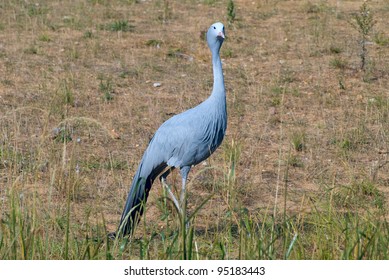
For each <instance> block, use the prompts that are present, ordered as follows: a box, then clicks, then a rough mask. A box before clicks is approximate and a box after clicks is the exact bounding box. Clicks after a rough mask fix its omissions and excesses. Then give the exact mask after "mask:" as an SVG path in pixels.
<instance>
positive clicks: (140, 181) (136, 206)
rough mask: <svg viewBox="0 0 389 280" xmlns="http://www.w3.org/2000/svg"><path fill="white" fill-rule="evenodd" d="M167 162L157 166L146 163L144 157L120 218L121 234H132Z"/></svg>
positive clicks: (119, 230) (119, 232) (119, 231)
mask: <svg viewBox="0 0 389 280" xmlns="http://www.w3.org/2000/svg"><path fill="white" fill-rule="evenodd" d="M165 167H166V164H165V163H160V164H159V165H157V166H153V165H151V168H150V164H147V163H144V158H143V159H142V162H141V163H140V165H139V167H138V170H137V172H136V174H135V176H134V179H133V180H132V184H131V189H130V192H129V193H128V196H127V201H126V204H125V206H124V210H123V213H122V216H121V219H120V224H119V229H118V234H119V236H126V235H131V234H132V233H133V231H134V228H135V226H136V225H137V224H138V222H139V219H140V217H141V216H142V214H143V211H144V207H145V204H146V201H147V197H148V195H149V192H150V189H151V186H152V184H153V182H154V180H155V178H156V177H157V176H158V175H159V174H160V173H161V172H162V171H163V170H164V168H165Z"/></svg>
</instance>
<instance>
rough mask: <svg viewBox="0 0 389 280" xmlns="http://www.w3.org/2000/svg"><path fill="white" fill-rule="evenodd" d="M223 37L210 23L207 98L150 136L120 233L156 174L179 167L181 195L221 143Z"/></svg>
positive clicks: (131, 220)
mask: <svg viewBox="0 0 389 280" xmlns="http://www.w3.org/2000/svg"><path fill="white" fill-rule="evenodd" d="M223 39H224V26H223V24H221V23H215V24H213V25H212V26H211V27H210V28H209V30H208V32H207V42H208V46H209V48H210V49H211V52H212V63H213V76H214V84H213V89H212V93H211V95H210V96H209V98H208V99H206V100H205V101H203V102H202V103H200V104H199V105H197V106H196V107H194V108H192V109H189V110H187V111H185V112H182V113H180V114H178V115H175V116H173V117H171V118H170V119H168V120H167V121H165V122H164V123H163V124H162V125H161V126H160V127H159V128H158V130H157V131H156V132H155V134H154V136H153V138H152V139H151V140H150V143H149V145H148V147H147V149H146V151H145V152H144V154H143V157H142V160H141V162H140V164H139V167H138V170H137V172H136V174H135V176H134V179H133V182H132V185H131V189H130V192H129V194H128V197H127V201H126V205H125V207H124V210H123V213H122V216H121V221H120V226H119V233H120V234H122V235H123V236H124V235H128V234H131V233H132V231H133V227H134V225H135V224H136V223H137V222H138V220H139V217H140V215H141V214H142V212H143V208H144V203H145V202H146V199H147V196H148V193H149V191H150V189H151V186H152V184H153V182H154V180H155V179H156V178H157V177H159V176H160V178H161V179H165V178H166V176H167V175H168V174H169V173H170V171H171V170H172V169H174V168H178V169H180V173H181V177H182V185H183V186H182V192H181V198H182V194H183V192H185V183H186V180H187V176H188V173H189V171H190V169H191V167H192V166H194V165H196V164H198V163H200V162H202V161H203V160H205V159H206V158H208V157H209V156H210V155H211V154H212V153H213V152H214V151H215V150H216V149H217V147H218V146H219V145H220V144H221V142H222V140H223V138H224V135H225V132H226V128H227V108H226V94H225V88H224V78H223V71H222V64H221V60H220V56H219V50H220V47H221V45H222V43H223ZM166 169H167V171H166ZM163 172H165V173H163Z"/></svg>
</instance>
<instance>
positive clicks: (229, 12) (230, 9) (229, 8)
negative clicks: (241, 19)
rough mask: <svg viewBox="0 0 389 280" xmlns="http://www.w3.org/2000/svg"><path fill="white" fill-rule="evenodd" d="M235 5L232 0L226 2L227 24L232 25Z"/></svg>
mask: <svg viewBox="0 0 389 280" xmlns="http://www.w3.org/2000/svg"><path fill="white" fill-rule="evenodd" d="M235 16H236V12H235V4H234V1H233V0H228V4H227V21H228V23H229V24H232V23H233V22H234V21H235Z"/></svg>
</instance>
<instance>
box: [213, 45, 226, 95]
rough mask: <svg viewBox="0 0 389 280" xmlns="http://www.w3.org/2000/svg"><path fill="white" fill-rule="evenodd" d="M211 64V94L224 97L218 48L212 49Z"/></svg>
mask: <svg viewBox="0 0 389 280" xmlns="http://www.w3.org/2000/svg"><path fill="white" fill-rule="evenodd" d="M212 64H213V89H212V95H213V96H219V97H221V98H223V97H224V98H225V88H224V77H223V69H222V61H221V59H220V55H219V48H218V49H217V50H215V51H212Z"/></svg>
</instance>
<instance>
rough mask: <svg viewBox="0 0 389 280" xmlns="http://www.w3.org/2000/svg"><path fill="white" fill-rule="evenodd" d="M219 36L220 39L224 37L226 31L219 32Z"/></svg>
mask: <svg viewBox="0 0 389 280" xmlns="http://www.w3.org/2000/svg"><path fill="white" fill-rule="evenodd" d="M217 37H218V38H220V39H224V33H223V32H222V31H220V32H219V33H218V34H217Z"/></svg>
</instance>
